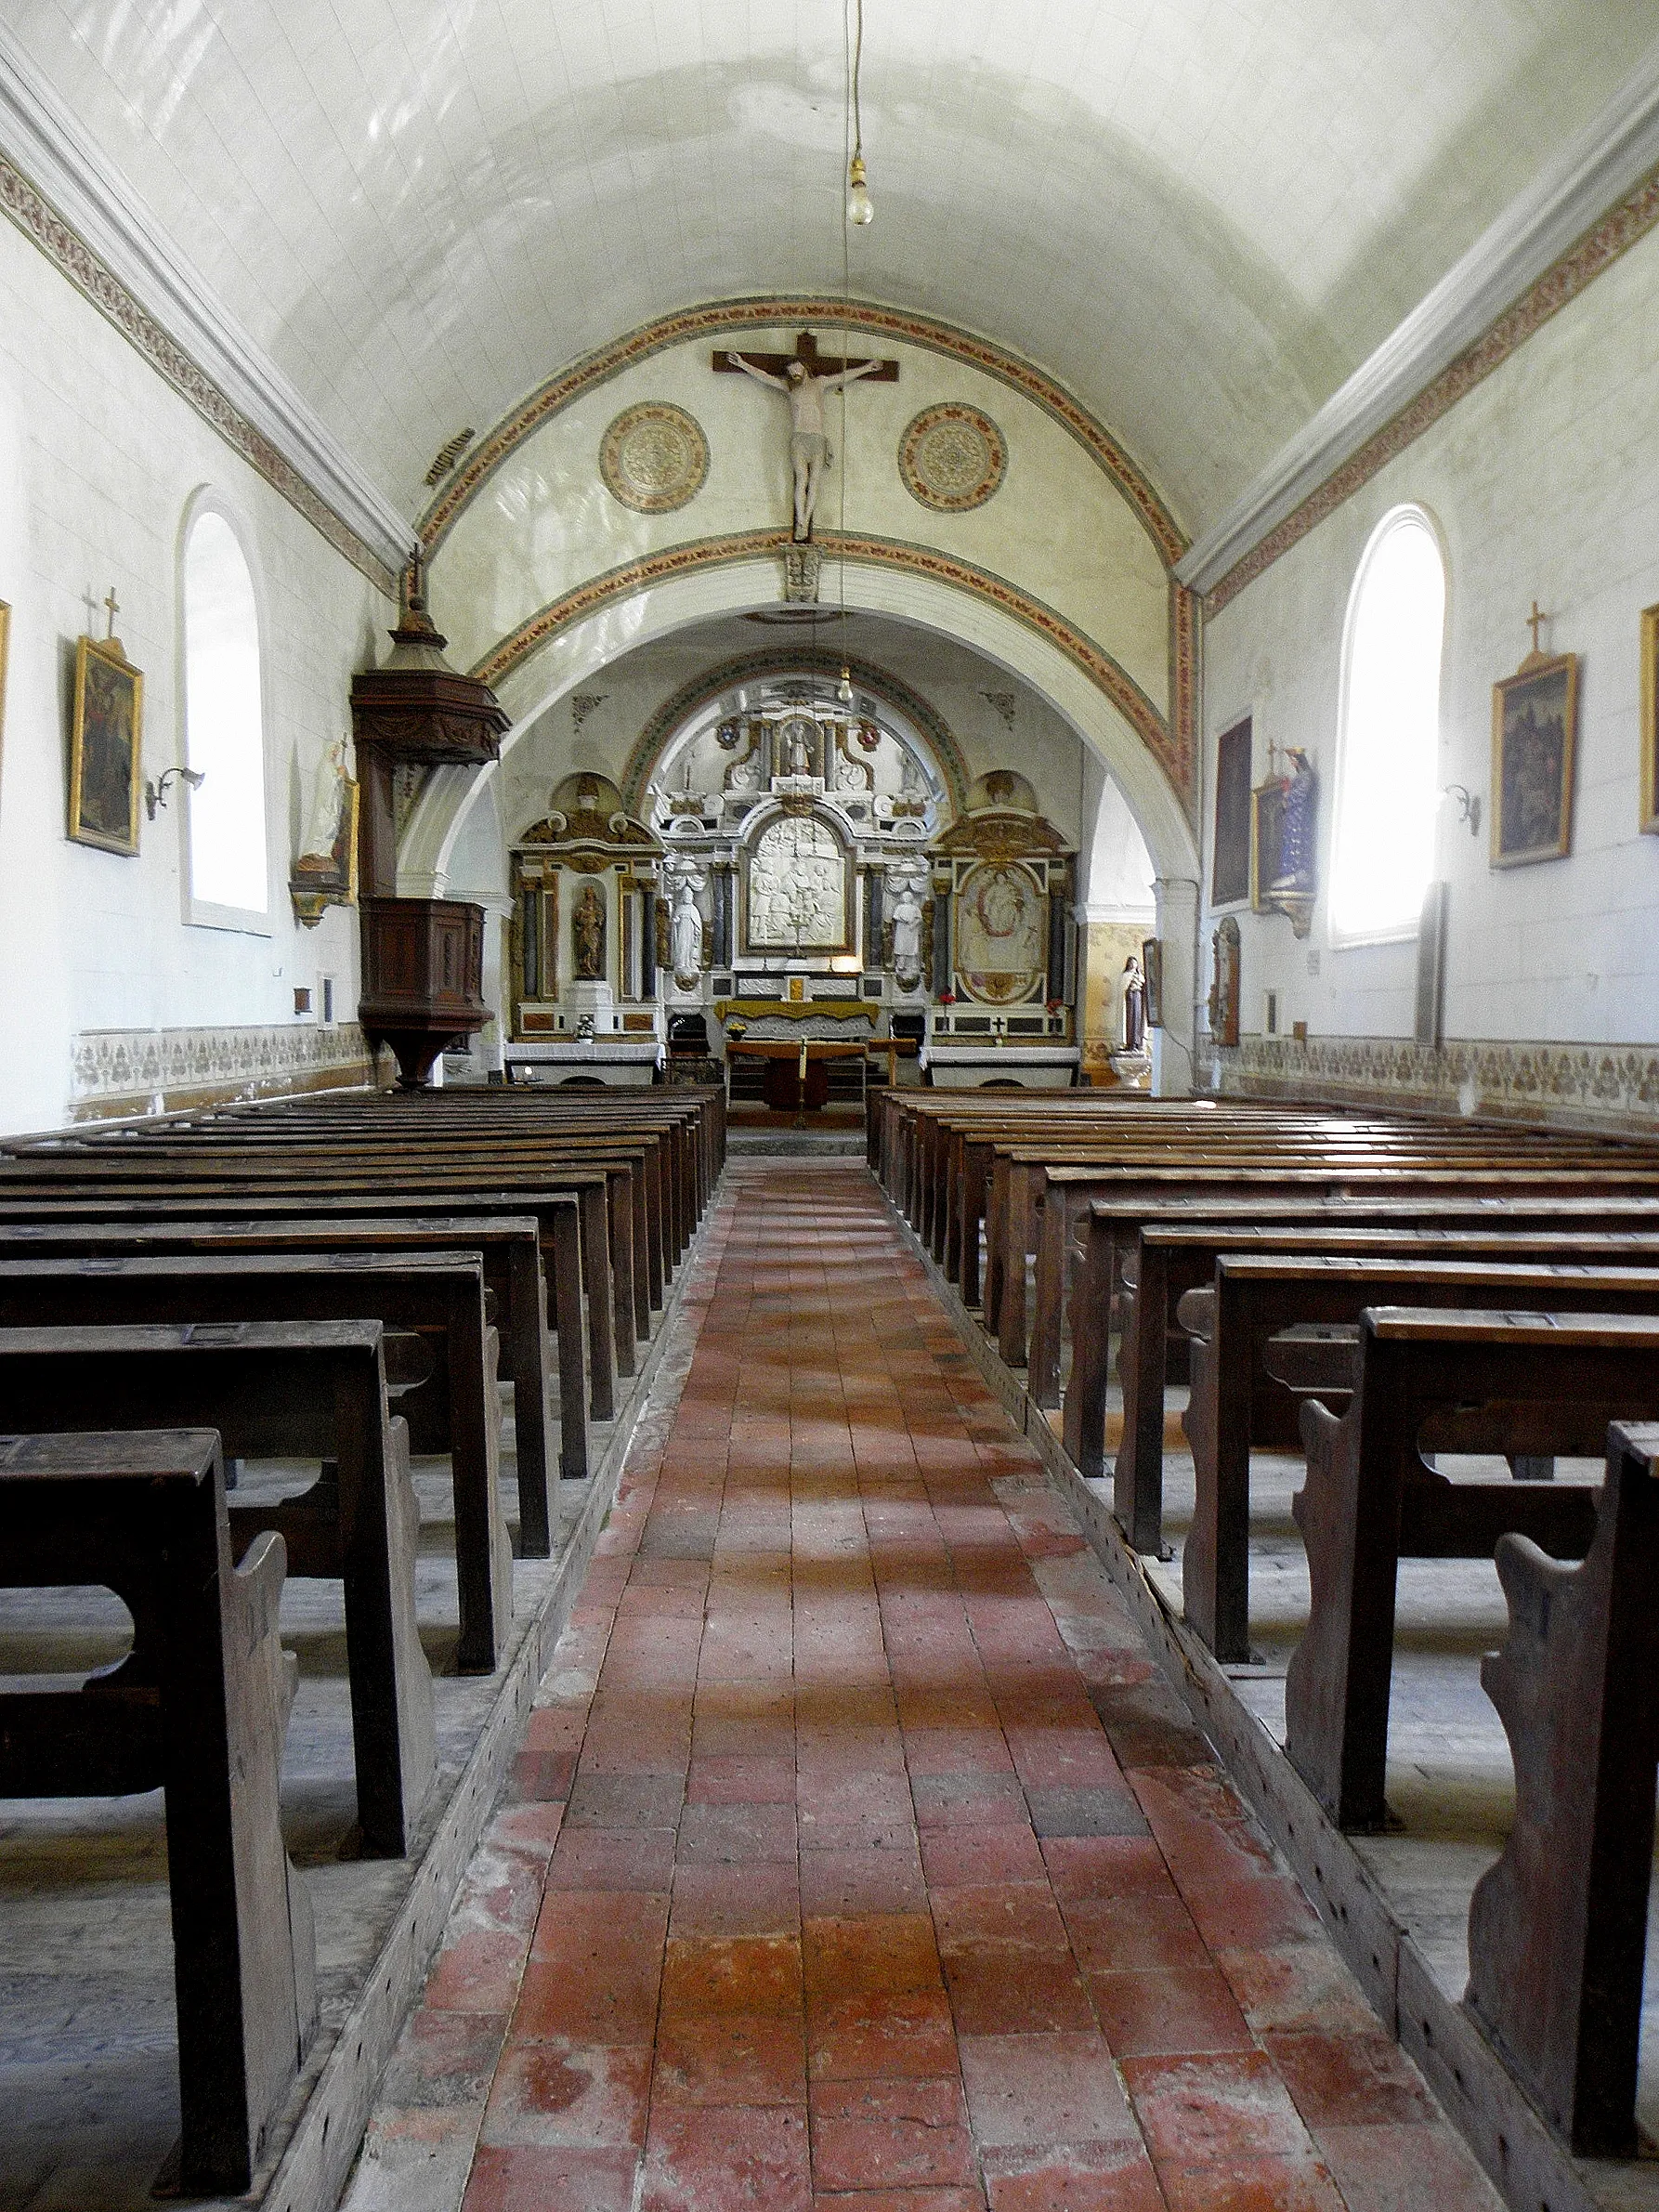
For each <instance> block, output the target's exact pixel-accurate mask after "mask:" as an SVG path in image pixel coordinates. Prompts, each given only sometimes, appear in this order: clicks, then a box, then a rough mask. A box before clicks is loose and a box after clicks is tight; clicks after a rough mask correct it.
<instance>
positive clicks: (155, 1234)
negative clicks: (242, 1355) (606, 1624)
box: [0, 1183, 588, 1557]
mask: <svg viewBox="0 0 1659 2212" xmlns="http://www.w3.org/2000/svg"><path fill="white" fill-rule="evenodd" d="M299 1202H301V1201H299V1200H296V1198H294V1196H293V1195H291V1194H288V1193H284V1192H268V1193H265V1194H263V1195H257V1194H250V1193H248V1192H246V1191H244V1190H242V1188H241V1187H240V1186H239V1185H236V1184H234V1183H229V1184H226V1185H221V1186H218V1187H216V1188H215V1189H213V1190H211V1191H207V1190H203V1189H202V1188H201V1187H200V1186H199V1185H196V1186H191V1187H189V1189H188V1190H187V1191H185V1192H184V1193H181V1194H177V1195H175V1196H170V1197H157V1196H146V1197H143V1198H130V1197H129V1198H111V1197H110V1196H108V1195H103V1194H100V1195H98V1196H96V1197H95V1196H81V1197H59V1196H56V1195H54V1194H51V1193H47V1194H45V1195H37V1196H34V1197H33V1198H6V1197H4V1196H0V1237H13V1236H15V1237H18V1238H22V1237H35V1238H37V1239H40V1240H46V1239H48V1238H52V1237H57V1238H59V1240H60V1241H59V1243H58V1244H57V1245H55V1246H50V1247H47V1246H46V1244H45V1242H44V1241H42V1242H37V1243H36V1244H35V1246H34V1249H35V1250H44V1249H52V1250H59V1251H79V1250H119V1249H121V1247H120V1246H119V1244H118V1243H117V1242H116V1241H115V1239H116V1237H117V1236H118V1235H130V1236H134V1237H141V1236H148V1237H150V1238H151V1239H152V1241H151V1242H150V1247H149V1249H150V1250H156V1251H163V1250H168V1249H179V1250H187V1251H194V1250H215V1249H220V1248H224V1249H229V1245H230V1243H231V1242H232V1231H233V1230H241V1229H244V1228H245V1230H246V1232H247V1237H246V1241H247V1242H248V1244H249V1246H250V1248H251V1249H258V1248H259V1247H260V1246H261V1244H268V1248H269V1249H271V1250H333V1249H335V1248H336V1247H340V1248H355V1247H357V1246H359V1245H360V1246H363V1247H366V1248H370V1249H379V1250H388V1251H394V1250H405V1249H408V1250H417V1249H420V1248H421V1247H422V1245H423V1244H425V1246H427V1247H428V1248H429V1249H448V1250H472V1249H474V1248H479V1249H481V1250H483V1252H484V1255H485V1259H486V1261H487V1262H490V1260H491V1258H492V1256H493V1255H496V1254H498V1253H499V1254H500V1255H501V1258H500V1262H499V1264H500V1268H501V1273H500V1274H498V1275H497V1276H495V1278H494V1280H493V1282H492V1283H491V1288H492V1289H495V1291H496V1295H497V1297H498V1299H500V1298H503V1297H504V1298H505V1300H506V1305H505V1308H504V1309H503V1313H504V1320H505V1328H506V1351H507V1358H508V1371H509V1373H510V1374H511V1376H512V1380H513V1394H514V1407H513V1419H514V1425H515V1430H516V1437H517V1452H518V1456H519V1459H520V1464H521V1469H522V1465H523V1462H524V1461H525V1460H526V1459H528V1460H529V1467H530V1470H531V1473H532V1479H533V1476H534V1471H535V1470H536V1469H537V1468H538V1467H540V1468H541V1469H542V1471H543V1474H544V1476H545V1473H546V1470H547V1469H548V1467H549V1463H550V1461H549V1445H548V1440H547V1431H546V1420H547V1368H546V1330H547V1298H546V1289H545V1285H544V1282H543V1276H542V1261H545V1263H546V1280H547V1281H548V1282H551V1284H552V1286H553V1293H554V1310H555V1316H556V1323H557V1332H556V1336H555V1351H556V1354H557V1358H558V1370H559V1430H560V1440H561V1455H560V1465H561V1468H562V1471H563V1472H564V1473H565V1474H566V1475H567V1476H568V1477H569V1478H570V1479H571V1480H573V1481H580V1480H581V1479H582V1478H583V1477H584V1476H585V1475H586V1473H587V1472H588V1415H587V1407H588V1384H587V1369H586V1366H585V1364H584V1361H583V1358H582V1296H581V1224H580V1219H579V1214H578V1201H577V1199H576V1198H575V1197H574V1196H573V1195H571V1194H569V1193H565V1194H562V1195H555V1194H551V1193H548V1194H543V1195H542V1196H541V1197H540V1198H537V1199H536V1200H535V1201H534V1203H533V1206H532V1207H531V1208H529V1210H528V1211H518V1212H515V1211H513V1208H512V1203H511V1201H510V1200H509V1201H507V1202H505V1203H503V1201H502V1200H500V1199H498V1198H491V1197H490V1196H489V1195H488V1194H486V1195H484V1196H482V1197H473V1196H470V1195H469V1194H467V1193H464V1192H461V1193H457V1192H452V1191H451V1192H448V1193H446V1194H445V1199H444V1207H443V1211H425V1210H424V1209H422V1208H421V1206H420V1201H419V1199H418V1198H409V1197H404V1196H386V1195H385V1194H384V1193H377V1192H372V1191H356V1192H352V1193H350V1194H349V1195H347V1196H345V1197H338V1196H333V1195H329V1194H321V1195H320V1194H317V1193H314V1192H309V1191H307V1193H306V1194H305V1197H304V1199H303V1203H304V1207H305V1218H304V1219H303V1220H301V1221H297V1222H296V1221H295V1220H294V1219H293V1214H294V1207H295V1205H296V1203H299ZM520 1205H521V1207H522V1206H523V1205H524V1201H523V1199H522V1198H521V1199H520ZM204 1209H207V1210H211V1211H212V1213H213V1214H214V1216H215V1218H214V1219H213V1220H212V1221H211V1222H207V1223H203V1222H202V1220H200V1219H199V1218H197V1217H199V1216H200V1215H201V1214H202V1212H203V1211H204ZM526 1221H528V1222H529V1228H530V1232H531V1238H532V1242H531V1246H530V1248H529V1250H528V1251H527V1250H526V1249H525V1247H524V1243H523V1237H522V1227H523V1224H524V1223H525V1222H526ZM204 1233H206V1235H207V1237H209V1238H210V1240H209V1241H203V1240H202V1238H203V1234H204ZM173 1235H176V1236H177V1237H179V1238H180V1239H181V1240H182V1239H188V1240H189V1241H181V1243H180V1244H178V1245H177V1246H176V1247H170V1246H169V1244H168V1242H167V1238H168V1237H170V1236H173ZM81 1236H85V1237H91V1238H97V1239H98V1242H97V1243H96V1244H94V1245H90V1246H88V1245H83V1244H79V1243H75V1242H72V1241H71V1240H72V1239H73V1238H74V1237H81ZM538 1254H539V1255H540V1256H538ZM522 1480H523V1475H522V1472H521V1474H520V1481H521V1483H522ZM527 1548H528V1546H527ZM536 1556H538V1557H543V1556H545V1554H544V1553H537V1554H536Z"/></svg>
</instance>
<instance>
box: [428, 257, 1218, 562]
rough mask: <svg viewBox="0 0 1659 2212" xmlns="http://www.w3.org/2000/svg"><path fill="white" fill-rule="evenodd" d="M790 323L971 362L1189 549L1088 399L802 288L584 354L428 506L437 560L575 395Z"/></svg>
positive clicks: (945, 335)
mask: <svg viewBox="0 0 1659 2212" xmlns="http://www.w3.org/2000/svg"><path fill="white" fill-rule="evenodd" d="M786 322H800V323H806V324H813V325H829V327H830V328H831V329H832V330H843V331H846V332H847V333H848V334H849V335H851V336H854V337H859V336H865V335H873V336H878V337H884V338H892V339H896V340H899V341H901V342H907V343H908V344H910V345H912V346H920V347H925V348H926V349H927V350H928V351H929V352H932V353H942V354H945V355H947V356H948V357H949V358H951V359H952V360H960V361H966V362H967V363H968V364H969V365H970V366H971V367H973V368H975V369H978V370H980V371H982V372H983V373H985V374H986V375H987V376H991V377H994V378H995V379H996V380H997V382H998V383H999V384H1004V385H1007V386H1009V387H1010V388H1011V389H1012V390H1013V391H1016V392H1020V393H1023V394H1024V396H1025V398H1026V399H1029V400H1031V401H1032V402H1033V403H1034V404H1035V405H1036V406H1038V407H1040V408H1041V409H1042V410H1043V412H1044V413H1045V414H1047V415H1049V416H1050V417H1051V418H1052V420H1053V421H1054V422H1056V423H1058V424H1059V425H1061V427H1062V428H1063V429H1065V430H1066V431H1069V433H1070V434H1071V436H1072V437H1073V438H1076V439H1077V441H1078V444H1079V445H1080V446H1082V447H1083V449H1084V450H1085V452H1088V453H1089V455H1090V457H1091V459H1092V460H1093V461H1094V462H1096V463H1097V465H1099V466H1100V467H1101V468H1102V469H1104V471H1105V473H1106V475H1107V476H1108V477H1110V478H1111V479H1112V481H1113V483H1114V484H1115V485H1116V486H1117V489H1118V491H1120V492H1122V494H1123V496H1124V497H1125V498H1126V499H1127V500H1128V501H1129V502H1130V505H1131V506H1132V507H1133V508H1134V510H1135V513H1136V514H1137V516H1138V517H1140V520H1141V523H1142V526H1143V529H1144V530H1145V531H1146V533H1147V535H1148V536H1149V537H1150V538H1151V540H1152V542H1153V543H1154V544H1155V545H1156V547H1157V549H1158V553H1159V556H1160V557H1161V558H1162V560H1163V562H1164V565H1165V566H1166V567H1167V568H1169V567H1172V566H1173V565H1174V563H1175V562H1176V561H1178V560H1179V559H1180V558H1181V556H1182V554H1183V553H1184V552H1185V551H1186V548H1187V540H1186V537H1185V535H1184V534H1183V533H1182V530H1181V528H1180V526H1179V525H1178V524H1177V522H1176V521H1175V518H1174V517H1173V516H1172V515H1171V514H1170V513H1169V509H1168V507H1166V506H1165V504H1164V503H1163V501H1162V500H1161V499H1160V498H1159V496H1158V494H1157V492H1156V491H1155V490H1154V489H1153V486H1152V483H1151V480H1150V479H1149V478H1147V477H1146V476H1145V475H1144V474H1143V472H1142V470H1141V469H1140V468H1139V467H1138V466H1137V465H1136V464H1135V463H1134V462H1133V461H1132V460H1130V456H1129V455H1128V454H1127V453H1126V452H1124V450H1123V448H1122V447H1121V446H1120V445H1119V444H1118V443H1117V439H1116V438H1113V436H1112V435H1111V433H1110V432H1109V431H1108V430H1107V429H1106V428H1105V426H1104V425H1103V424H1101V423H1100V422H1098V421H1097V420H1096V419H1095V417H1094V416H1093V415H1092V414H1091V413H1090V412H1089V410H1088V409H1087V408H1086V407H1084V406H1083V405H1082V403H1081V401H1080V400H1078V399H1073V398H1072V396H1071V394H1070V393H1069V392H1067V391H1065V389H1064V388H1063V387H1062V386H1060V385H1058V384H1056V383H1055V382H1054V380H1053V379H1052V377H1050V376H1045V375H1044V374H1043V373H1042V371H1041V370H1040V369H1036V368H1033V367H1032V366H1031V364H1030V363H1029V362H1027V361H1023V360H1021V359H1020V358H1019V356H1018V355H1017V354H1013V353H1009V352H1007V351H1005V350H1004V348H1003V347H1000V346H996V345H993V344H992V343H991V341H990V340H989V339H988V338H979V337H975V336H974V335H973V333H972V332H969V331H964V330H959V329H958V328H957V327H956V326H955V324H953V323H948V322H939V321H934V319H933V318H932V317H931V316H925V315H912V314H908V313H905V312H903V311H901V310H900V309H898V308H882V307H876V306H872V305H870V304H869V303H868V302H864V301H853V302H852V303H850V304H849V303H847V302H845V301H843V300H840V299H832V298H829V297H827V296H825V295H823V294H817V293H801V294H778V295H777V297H774V298H755V299H737V300H716V301H712V302H711V303H709V304H708V305H707V306H705V307H700V308H685V309H683V310H682V311H681V312H680V313H678V314H674V315H664V316H660V317H659V318H658V319H657V321H654V322H647V323H645V324H643V325H642V326H641V327H640V328H639V329H638V330H634V331H631V332H629V333H628V334H626V335H625V336H623V337H620V338H618V339H615V340H614V341H613V342H612V343H611V344H610V345H608V346H603V347H599V349H598V350H597V351H596V352H594V353H589V354H585V355H583V357H582V358H581V360H578V361H575V362H572V364H571V365H570V367H569V368H568V369H565V370H562V371H561V372H560V373H559V374H558V375H556V376H554V377H551V378H550V379H549V380H548V382H547V383H545V384H544V385H542V386H540V388H539V389H538V390H536V391H534V392H532V393H531V394H530V396H529V399H526V400H524V401H523V402H522V403H521V404H520V405H519V406H518V407H516V408H515V409H514V410H513V412H511V413H510V414H508V415H506V416H505V417H503V420H502V421H501V422H500V423H499V424H497V425H496V427H495V428H494V429H493V430H492V431H491V432H490V435H489V436H488V437H487V438H485V439H484V440H483V441H482V443H481V444H479V445H478V446H477V447H476V448H475V449H474V451H473V452H471V453H470V454H469V455H468V457H467V459H466V461H465V462H464V464H463V465H462V466H461V467H460V468H459V469H458V470H457V471H456V473H455V475H454V476H453V477H452V478H451V480H450V482H449V483H448V485H446V486H445V487H444V488H443V490H441V491H439V492H438V497H437V498H436V499H435V500H434V501H433V502H432V504H431V505H430V506H429V507H428V508H427V509H426V512H425V515H424V516H423V517H421V520H420V523H419V525H418V528H419V530H420V534H421V538H422V541H423V543H425V547H426V552H427V556H428V557H430V556H432V555H434V554H436V552H437V551H438V547H439V546H440V545H441V544H442V543H443V541H444V539H445V537H446V536H447V535H448V533H449V531H450V530H451V526H452V525H453V523H454V522H455V520H456V517H458V516H459V515H460V514H461V513H462V511H463V510H464V508H465V507H466V506H467V505H468V504H470V503H471V502H472V500H473V499H474V498H475V497H476V496H477V493H478V491H480V490H481V489H482V488H483V486H484V484H485V483H486V482H487V481H488V480H489V478H490V477H491V476H493V475H494V473H495V471H496V470H497V469H498V468H499V467H500V466H501V465H502V464H503V462H504V461H505V460H506V459H507V458H508V456H509V455H510V454H511V453H512V452H513V451H514V449H515V447H516V446H518V445H520V444H522V443H523V441H524V440H525V438H529V437H530V436H531V435H532V434H533V433H534V432H535V431H537V430H539V429H540V428H541V427H542V425H543V424H544V423H546V422H548V421H549V420H550V419H551V418H552V417H553V416H554V415H555V414H557V413H559V412H560V411H561V410H562V409H564V408H566V407H568V406H569V405H570V403H571V402H572V400H575V399H581V397H582V396H583V394H584V393H586V392H589V391H592V390H593V388H594V386H596V385H600V384H605V383H607V382H608V380H609V379H610V378H611V377H613V376H620V374H621V373H622V372H623V370H624V369H631V368H633V367H634V365H635V364H636V363H637V362H639V361H643V360H649V359H650V358H651V356H652V355H653V354H658V353H665V352H667V351H668V350H669V348H670V347H674V346H679V345H683V344H684V343H685V342H686V340H687V339H689V338H712V337H718V336H721V335H723V334H727V333H731V332H741V331H745V330H755V329H771V328H774V327H776V326H777V325H778V324H780V323H786Z"/></svg>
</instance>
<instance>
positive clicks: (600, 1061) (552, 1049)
mask: <svg viewBox="0 0 1659 2212" xmlns="http://www.w3.org/2000/svg"><path fill="white" fill-rule="evenodd" d="M660 1057H661V1050H660V1046H659V1045H658V1043H657V1041H656V1040H655V1039H654V1038H641V1039H639V1040H638V1041H634V1040H632V1039H629V1038H623V1037H571V1038H568V1039H566V1038H558V1039H551V1038H550V1039H548V1040H547V1041H545V1042H542V1041H534V1042H531V1041H527V1040H524V1039H515V1040H514V1041H513V1042H512V1043H510V1044H507V1045H505V1046H503V1050H502V1064H503V1067H504V1069H505V1071H506V1077H507V1080H508V1081H509V1082H512V1081H513V1080H515V1077H514V1070H515V1068H518V1069H522V1070H523V1071H524V1076H523V1080H526V1081H529V1082H532V1083H535V1082H542V1083H562V1082H568V1080H570V1079H571V1077H573V1076H575V1077H581V1076H586V1077H588V1078H589V1079H590V1080H594V1081H598V1082H602V1083H624V1084H632V1085H636V1086H637V1085H639V1084H642V1083H650V1082H653V1081H655V1080H656V1075H657V1063H658V1061H659V1059H660Z"/></svg>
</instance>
